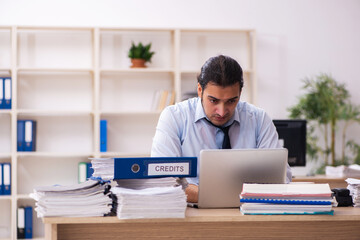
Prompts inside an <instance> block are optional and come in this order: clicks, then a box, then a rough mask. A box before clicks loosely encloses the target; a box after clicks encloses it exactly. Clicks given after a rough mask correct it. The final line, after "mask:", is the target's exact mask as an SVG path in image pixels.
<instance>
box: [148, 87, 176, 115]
mask: <svg viewBox="0 0 360 240" xmlns="http://www.w3.org/2000/svg"><path fill="white" fill-rule="evenodd" d="M173 104H175V91H174V90H173V91H168V90H158V91H156V92H155V93H154V97H153V100H152V106H151V110H152V111H162V110H163V109H164V108H165V107H167V106H170V105H173Z"/></svg>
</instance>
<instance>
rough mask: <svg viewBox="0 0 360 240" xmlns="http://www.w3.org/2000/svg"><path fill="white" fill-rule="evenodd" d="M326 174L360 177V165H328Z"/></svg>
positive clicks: (340, 176) (341, 176)
mask: <svg viewBox="0 0 360 240" xmlns="http://www.w3.org/2000/svg"><path fill="white" fill-rule="evenodd" d="M325 172H326V176H330V177H339V178H345V177H347V178H360V165H358V164H352V165H349V166H344V165H341V166H337V167H332V166H326V168H325Z"/></svg>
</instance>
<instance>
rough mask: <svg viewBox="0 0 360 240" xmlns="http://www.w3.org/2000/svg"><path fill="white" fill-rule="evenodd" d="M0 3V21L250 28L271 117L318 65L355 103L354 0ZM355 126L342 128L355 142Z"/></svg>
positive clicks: (357, 9)
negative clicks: (349, 94) (256, 42)
mask: <svg viewBox="0 0 360 240" xmlns="http://www.w3.org/2000/svg"><path fill="white" fill-rule="evenodd" d="M0 9H1V14H0V25H38V26H44V25H46V26H105V27H109V26H114V27H156V28H157V27H160V28H162V27H164V28H166V27H181V28H254V29H256V30H257V33H258V53H257V70H258V105H259V106H260V107H262V108H264V109H266V111H267V112H268V113H269V114H270V115H271V117H273V118H286V117H287V115H288V112H287V111H286V108H288V107H289V106H291V105H293V104H294V103H295V102H296V100H297V96H299V95H300V94H301V91H300V87H301V86H302V82H301V79H303V78H304V77H306V76H314V75H315V74H318V73H321V72H324V73H330V74H332V76H333V77H334V78H335V79H337V80H338V81H339V82H342V83H345V84H346V86H347V88H348V89H349V90H350V93H351V95H352V100H353V102H354V103H356V104H360V94H358V93H357V92H358V90H359V89H360V67H359V63H360V60H359V56H360V44H359V43H360V27H359V23H360V1H359V0H292V1H289V0H222V1H218V0H127V1H125V0H102V1H99V0H62V1H48V0H33V1H30V0H27V1H26V0H23V1H21V0H15V1H8V0H0ZM359 128H360V127H359V126H357V127H356V128H353V129H350V130H351V132H350V133H349V137H352V138H355V139H356V140H357V141H358V142H360V129H359ZM311 168H312V166H311V164H310V165H309V166H308V167H307V168H297V169H294V171H295V173H299V174H304V173H306V172H307V171H308V170H309V169H311Z"/></svg>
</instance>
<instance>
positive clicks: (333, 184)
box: [292, 175, 348, 189]
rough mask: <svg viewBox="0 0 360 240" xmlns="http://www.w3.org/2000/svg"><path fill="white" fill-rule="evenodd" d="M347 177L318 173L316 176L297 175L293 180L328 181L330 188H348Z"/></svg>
mask: <svg viewBox="0 0 360 240" xmlns="http://www.w3.org/2000/svg"><path fill="white" fill-rule="evenodd" d="M345 179H346V178H336V177H328V176H325V175H316V176H309V177H308V176H296V177H294V178H293V179H292V182H314V183H328V184H329V185H330V188H331V189H333V188H346V187H347V185H348V184H347V182H345Z"/></svg>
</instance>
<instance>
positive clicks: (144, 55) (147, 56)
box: [128, 42, 155, 62]
mask: <svg viewBox="0 0 360 240" xmlns="http://www.w3.org/2000/svg"><path fill="white" fill-rule="evenodd" d="M150 48H151V43H149V44H147V45H143V44H142V43H141V42H139V43H138V45H135V43H134V42H132V43H131V47H130V49H129V52H128V57H129V58H131V59H133V58H140V59H144V60H145V62H151V58H152V56H153V55H154V54H155V52H151V51H150Z"/></svg>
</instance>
